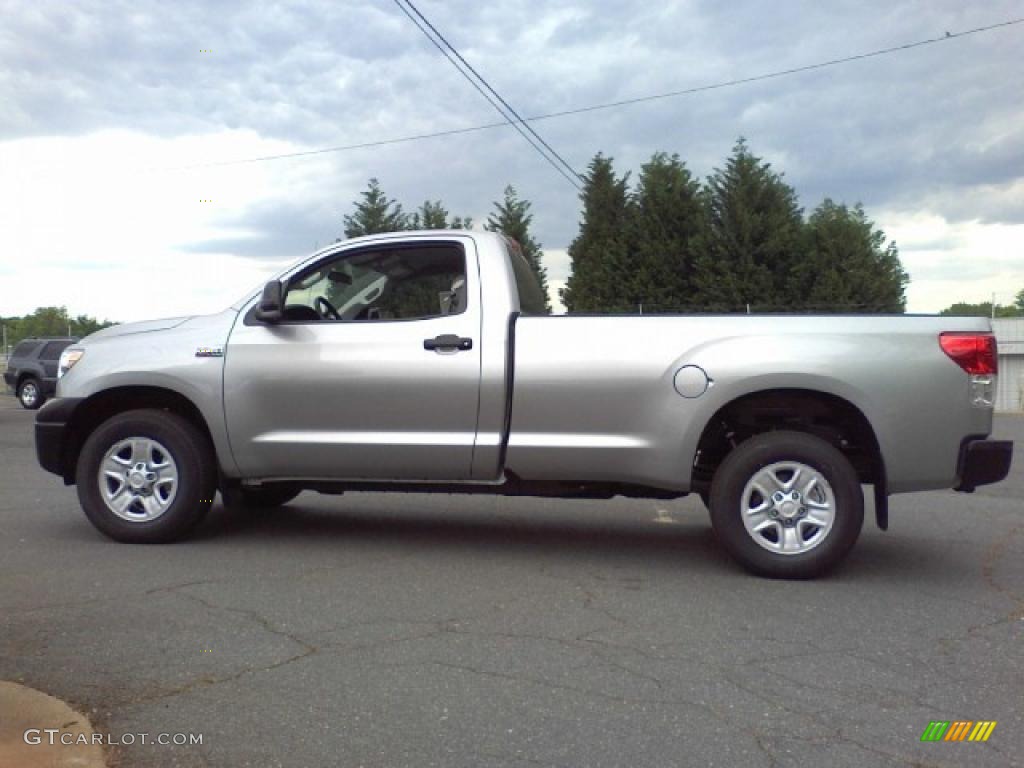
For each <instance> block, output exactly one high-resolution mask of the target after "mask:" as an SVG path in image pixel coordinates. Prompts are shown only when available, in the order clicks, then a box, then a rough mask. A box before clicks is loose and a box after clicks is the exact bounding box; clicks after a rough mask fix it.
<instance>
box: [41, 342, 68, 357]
mask: <svg viewBox="0 0 1024 768" xmlns="http://www.w3.org/2000/svg"><path fill="white" fill-rule="evenodd" d="M70 346H71V342H70V341H49V342H47V343H46V346H45V347H43V351H42V352H40V353H39V359H40V360H57V359H59V358H60V353H61V352H63V351H64V350H65V349H67V348H68V347H70Z"/></svg>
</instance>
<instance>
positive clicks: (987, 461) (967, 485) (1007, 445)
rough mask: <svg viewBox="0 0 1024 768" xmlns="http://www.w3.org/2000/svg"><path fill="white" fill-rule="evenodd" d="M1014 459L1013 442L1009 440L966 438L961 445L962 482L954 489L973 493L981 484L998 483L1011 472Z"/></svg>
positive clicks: (959, 472) (960, 475) (960, 474)
mask: <svg viewBox="0 0 1024 768" xmlns="http://www.w3.org/2000/svg"><path fill="white" fill-rule="evenodd" d="M1012 459H1013V443H1012V442H1011V441H1009V440H982V439H970V440H965V441H964V444H963V445H962V446H960V462H959V465H958V472H957V475H958V476H959V478H960V483H959V485H957V486H956V488H954V489H953V490H956V491H964V492H965V493H971V492H972V491H973V490H974V489H975V488H977V487H978V486H979V485H989V484H991V483H998V482H999V481H1000V480H1003V479H1005V478H1006V476H1007V475H1008V474H1009V473H1010V462H1011V461H1012Z"/></svg>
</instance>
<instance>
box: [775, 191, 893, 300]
mask: <svg viewBox="0 0 1024 768" xmlns="http://www.w3.org/2000/svg"><path fill="white" fill-rule="evenodd" d="M805 235H806V240H805V249H804V255H803V258H802V259H801V260H800V262H799V263H798V264H796V265H795V267H794V270H793V273H792V275H791V279H790V303H791V304H792V306H793V308H794V310H796V311H811V312H850V313H861V312H903V311H904V310H905V309H906V286H907V283H908V282H909V278H908V277H907V273H906V272H905V271H904V270H903V265H902V264H901V263H900V257H899V252H898V251H897V249H896V244H895V243H889V244H886V242H885V233H884V232H882V231H881V230H880V229H876V228H875V225H874V223H873V222H872V221H871V220H870V219H869V218H868V217H867V214H866V213H864V208H863V207H862V206H861V205H860V204H857V205H856V206H854V207H853V208H848V207H847V206H845V205H837V204H836V203H834V202H832V200H830V199H827V198H826V199H825V201H824V202H823V203H822V204H821V205H819V206H818V207H817V208H816V209H815V210H814V213H812V214H811V217H810V219H809V220H808V221H807V227H806V232H805Z"/></svg>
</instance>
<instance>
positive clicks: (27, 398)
mask: <svg viewBox="0 0 1024 768" xmlns="http://www.w3.org/2000/svg"><path fill="white" fill-rule="evenodd" d="M18 402H19V403H21V407H22V408H24V409H25V410H27V411H34V410H37V409H38V408H40V407H41V406H42V404H43V403H45V402H46V396H45V395H44V394H43V388H42V387H41V386H40V385H39V379H37V378H36V377H35V376H26V377H25V378H24V379H22V380H21V383H20V384H18Z"/></svg>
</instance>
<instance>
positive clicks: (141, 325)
mask: <svg viewBox="0 0 1024 768" xmlns="http://www.w3.org/2000/svg"><path fill="white" fill-rule="evenodd" d="M191 317H192V316H191V315H186V316H185V317H165V318H163V319H161V320H142V321H140V322H138V323H121V324H120V325H112V326H110V327H109V328H104V329H103V330H101V331H96V333H90V334H89V335H88V336H86V337H85V339H83V341H99V340H100V339H103V340H104V341H105V340H107V339H112V338H115V337H117V336H129V335H131V334H134V333H149V332H151V331H166V330H167V329H168V328H176V327H177V326H179V325H181V324H182V323H184V322H185V321H186V320H189V319H191Z"/></svg>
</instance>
